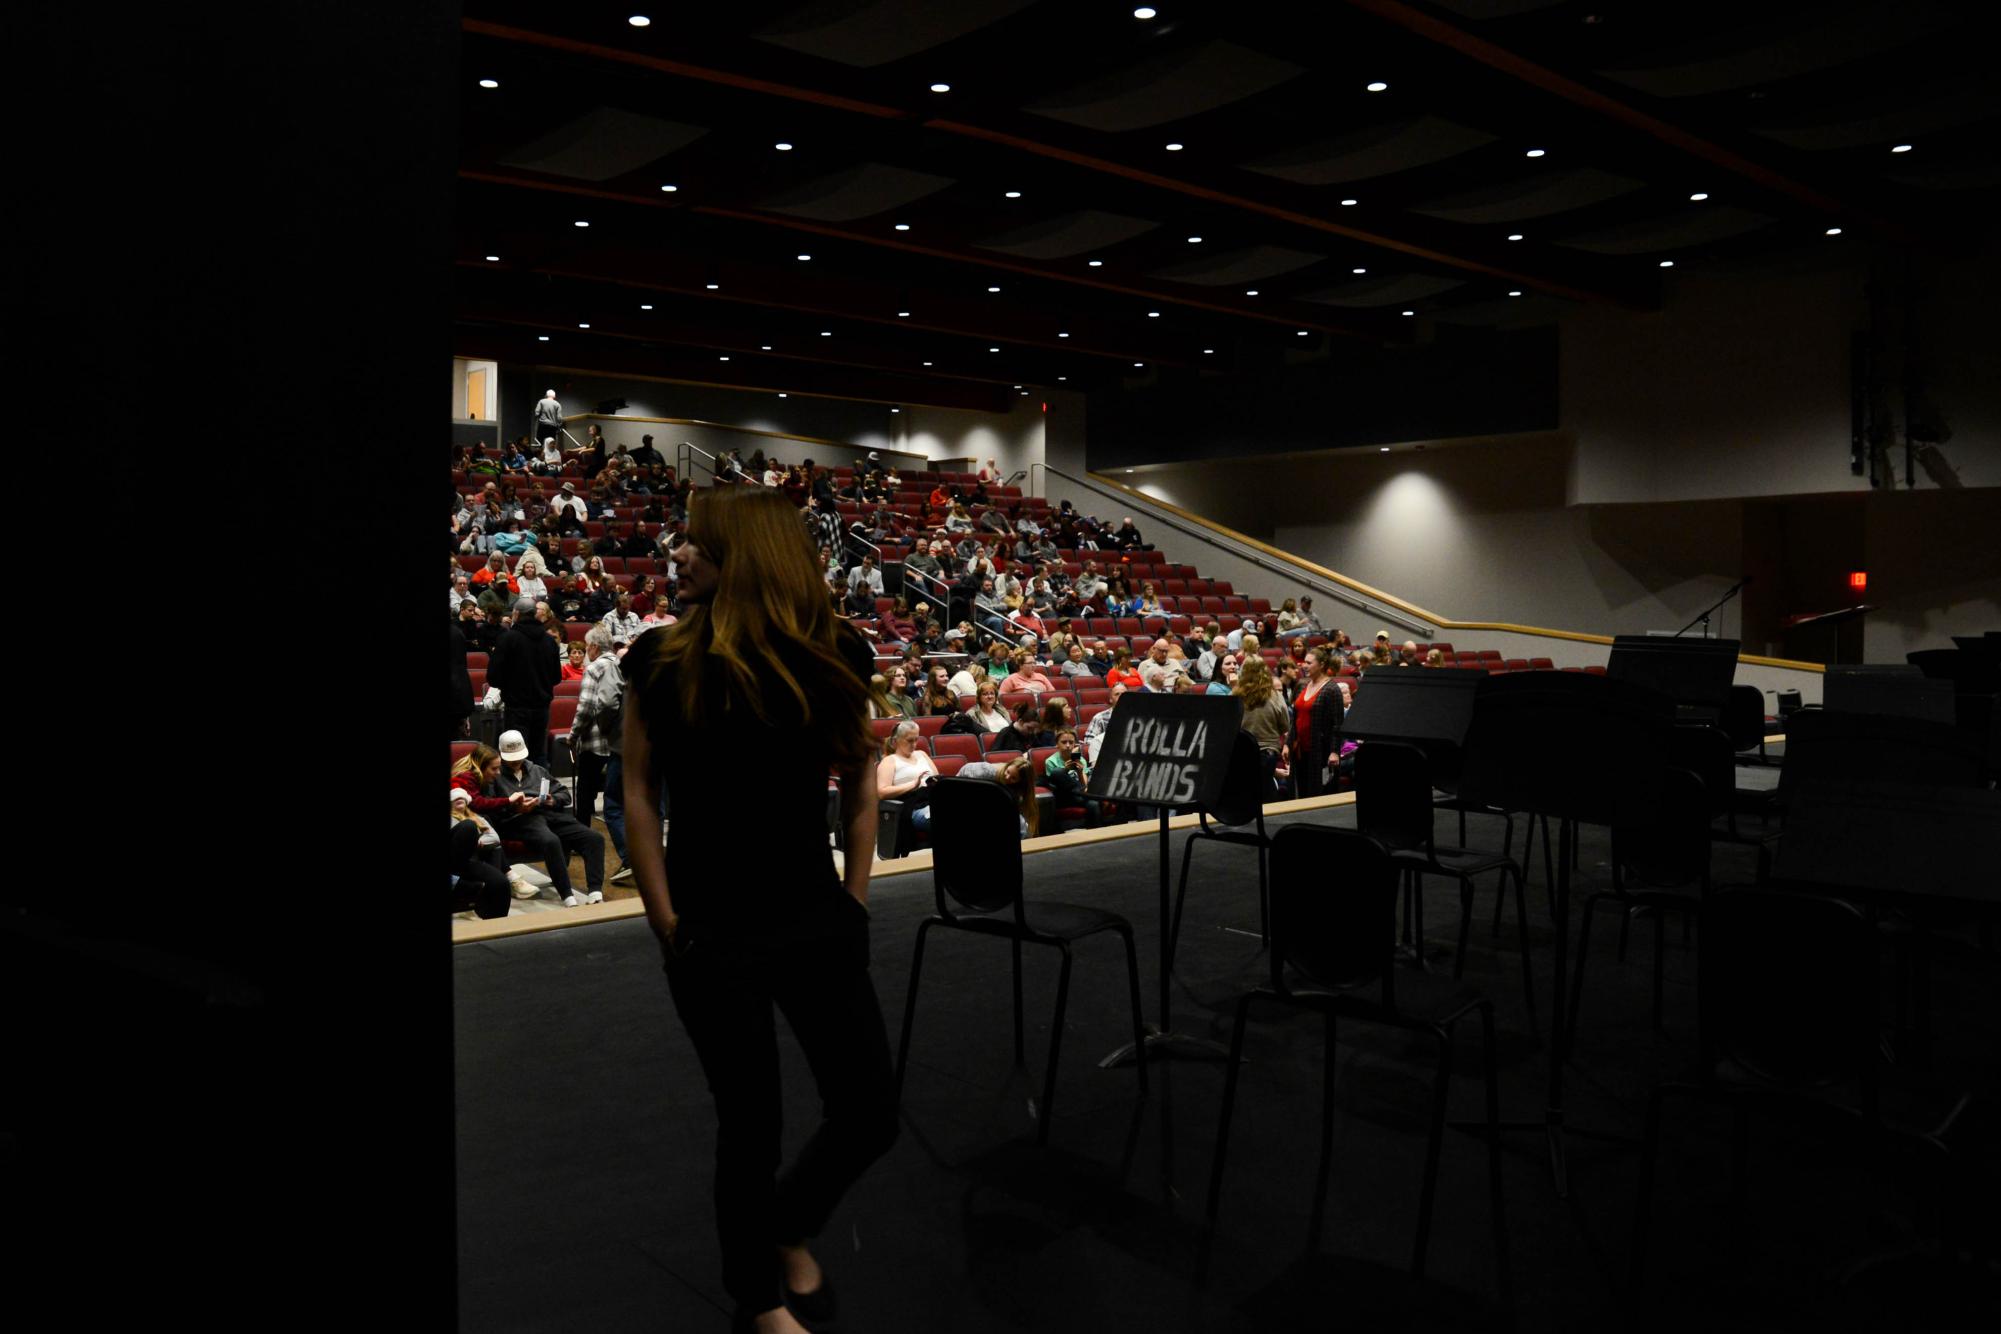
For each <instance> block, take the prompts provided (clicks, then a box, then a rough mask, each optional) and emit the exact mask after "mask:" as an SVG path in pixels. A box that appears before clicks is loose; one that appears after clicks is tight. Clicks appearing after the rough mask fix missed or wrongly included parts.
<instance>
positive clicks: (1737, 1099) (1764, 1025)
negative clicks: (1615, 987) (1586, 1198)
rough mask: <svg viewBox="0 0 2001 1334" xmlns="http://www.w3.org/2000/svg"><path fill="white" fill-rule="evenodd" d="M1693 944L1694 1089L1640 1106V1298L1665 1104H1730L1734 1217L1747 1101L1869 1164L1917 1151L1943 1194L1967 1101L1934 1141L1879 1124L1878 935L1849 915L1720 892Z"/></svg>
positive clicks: (1676, 1088)
mask: <svg viewBox="0 0 2001 1334" xmlns="http://www.w3.org/2000/svg"><path fill="white" fill-rule="evenodd" d="M1701 933H1702V957H1701V963H1700V969H1699V972H1698V974H1697V976H1698V979H1699V981H1698V987H1699V994H1698V1000H1699V1005H1700V1009H1701V1047H1702V1055H1701V1064H1700V1066H1699V1068H1698V1074H1697V1078H1696V1079H1695V1080H1693V1081H1683V1082H1669V1083H1664V1084H1660V1085H1658V1086H1656V1087H1655V1089H1654V1091H1653V1094H1652V1096H1651V1098H1649V1100H1648V1102H1647V1131H1646V1142H1645V1148H1644V1151H1643V1155H1642V1158H1641V1162H1640V1190H1639V1199H1638V1205H1637V1211H1636V1213H1635V1216H1634V1221H1633V1249H1632V1256H1631V1260H1630V1269H1629V1273H1628V1281H1629V1283H1630V1285H1631V1291H1632V1293H1633V1295H1636V1296H1637V1295H1638V1293H1639V1291H1640V1286H1641V1283H1642V1282H1643V1280H1644V1277H1645V1270H1646V1256H1647V1224H1648V1215H1649V1213H1650V1212H1651V1209H1652V1206H1653V1189H1654V1168H1655V1161H1656V1159H1657V1158H1658V1157H1659V1153H1660V1139H1661V1111H1662V1107H1663V1105H1664V1104H1665V1102H1666V1100H1667V1098H1668V1096H1669V1095H1670V1094H1672V1095H1676V1096H1681V1097H1693V1098H1702V1099H1706V1100H1713V1101H1722V1102H1727V1103H1729V1104H1730V1105H1731V1107H1732V1109H1733V1113H1734V1116H1733V1134H1732V1143H1731V1196H1732V1198H1731V1205H1732V1209H1733V1211H1734V1212H1739V1213H1741V1211H1742V1209H1743V1205H1744V1199H1745V1186H1746V1174H1747V1169H1748V1166H1749V1156H1750V1154H1749V1135H1750V1126H1749V1113H1750V1107H1751V1104H1752V1103H1753V1102H1754V1101H1756V1102H1760V1103H1764V1104H1771V1105H1784V1106H1790V1107H1792V1108H1795V1109H1797V1110H1799V1111H1802V1112H1808V1113H1813V1114H1817V1115H1822V1116H1831V1117H1833V1118H1834V1119H1835V1120H1837V1121H1839V1122H1842V1123H1845V1124H1847V1125H1848V1126H1850V1127H1852V1128H1853V1129H1855V1130H1856V1131H1858V1132H1859V1133H1860V1136H1861V1138H1862V1140H1863V1142H1864V1144H1865V1145H1866V1146H1867V1147H1868V1149H1869V1150H1870V1151H1871V1153H1872V1155H1876V1154H1880V1152H1881V1150H1882V1149H1884V1148H1885V1147H1887V1141H1888V1139H1889V1137H1891V1136H1895V1137H1897V1138H1899V1139H1903V1140H1906V1141H1913V1142H1915V1144H1916V1145H1917V1147H1919V1148H1920V1149H1921V1150H1922V1151H1923V1152H1924V1153H1925V1154H1926V1156H1927V1158H1928V1159H1929V1160H1930V1161H1931V1162H1932V1163H1933V1165H1934V1167H1935V1169H1936V1171H1937V1184H1939V1185H1940V1186H1946V1185H1948V1184H1949V1181H1948V1178H1947V1174H1946V1172H1945V1169H1944V1165H1945V1161H1946V1159H1947V1155H1948V1151H1947V1149H1946V1145H1945V1140H1944V1137H1945V1135H1946V1134H1947V1133H1948V1132H1949V1131H1950V1129H1951V1128H1952V1124H1953V1121H1954V1120H1955V1119H1956V1118H1957V1117H1958V1115H1959V1113H1960V1111H1961V1110H1962V1109H1963V1108H1964V1107H1965V1106H1966V1102H1967V1100H1966V1099H1965V1098H1961V1099H1960V1100H1959V1102H1958V1103H1957V1104H1956V1105H1955V1106H1954V1107H1953V1109H1952V1112H1951V1113H1950V1114H1949V1115H1948V1116H1947V1117H1946V1118H1945V1119H1944V1121H1943V1122H1942V1123H1941V1124H1940V1125H1938V1126H1937V1127H1935V1128H1933V1129H1931V1130H1927V1131H1915V1130H1911V1129H1908V1128H1891V1127H1888V1126H1886V1125H1885V1123H1884V1121H1883V1119H1882V1114H1881V1110H1880V1106H1879V1102H1878V1096H1877V1088H1878V1074H1879V1062H1880V1060H1881V1049H1880V1046H1879V1043H1878V1033H1877V1014H1876V1010H1877V997H1878V986H1877V970H1876V932H1875V929H1874V928H1873V927H1872V926H1871V925H1870V923H1869V921H1868V919H1867V918H1866V917H1864V916H1863V914H1862V913H1861V912H1860V911H1859V910H1857V909H1856V907H1855V906H1854V905H1853V904H1850V903H1847V902H1844V901H1842V900H1840V899H1836V898H1832V897H1828V896H1825V895H1822V894H1801V893H1788V892H1782V891H1777V890H1768V889H1732V890H1726V891H1720V892H1718V893H1716V894H1713V895H1711V896H1710V897H1709V899H1708V900H1707V901H1706V902H1705V903H1704V904H1703V907H1702V925H1701ZM1843 1086H1852V1087H1853V1088H1854V1090H1855V1101H1854V1103H1853V1104H1852V1105H1851V1104H1848V1103H1844V1102H1843V1101H1840V1100H1839V1092H1840V1090H1841V1089H1842V1088H1843Z"/></svg>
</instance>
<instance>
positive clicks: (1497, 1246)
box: [1480, 1002, 1514, 1307]
mask: <svg viewBox="0 0 2001 1334" xmlns="http://www.w3.org/2000/svg"><path fill="white" fill-rule="evenodd" d="M1480 1061H1481V1065H1482V1066H1483V1067H1484V1068H1485V1073H1486V1076H1487V1190H1488V1193H1489V1194H1490V1195H1492V1196H1493V1200H1492V1202H1491V1204H1490V1205H1489V1207H1490V1208H1491V1209H1492V1210H1493V1214H1494V1265H1495V1272H1496V1275H1497V1277H1498V1279H1499V1290H1500V1294H1501V1305H1502V1306H1503V1307H1506V1306H1511V1305H1512V1304H1513V1303H1514V1283H1513V1280H1512V1279H1511V1278H1510V1277H1509V1265H1508V1221H1507V1215H1506V1213H1505V1212H1504V1210H1503V1208H1502V1202H1501V1081H1500V1074H1499V1071H1498V1069H1497V1068H1496V1062H1495V1059H1494V1007H1493V1006H1492V1005H1490V1004H1487V1003H1485V1002H1482V1003H1481V1005H1480Z"/></svg>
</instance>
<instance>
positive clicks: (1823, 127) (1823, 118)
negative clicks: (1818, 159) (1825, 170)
mask: <svg viewBox="0 0 2001 1334" xmlns="http://www.w3.org/2000/svg"><path fill="white" fill-rule="evenodd" d="M1913 91H1918V92H1920V94H1921V98H1922V100H1913V96H1912V92H1913ZM1994 116H2001V90H1997V87H1996V85H1995V84H1994V83H1993V82H1992V81H1991V80H1987V79H1973V78H1962V79H1952V80H1947V81H1945V82H1943V83H1938V84H1933V85H1930V86H1928V87H1926V88H1924V89H1922V90H1906V89H1898V90H1895V91H1891V92H1885V93H1879V94H1877V95H1875V96H1872V97H1856V98H1849V99H1845V100H1844V101H1843V102H1842V103H1841V105H1840V106H1839V107H1838V108H1836V109H1835V110H1834V111H1832V112H1831V113H1830V112H1821V113H1820V114H1818V115H1817V116H1814V117H1812V118H1807V117H1796V118H1794V119H1792V120H1791V121H1790V122H1788V123H1785V124H1777V125H1767V126H1764V127H1762V128H1761V129H1759V131H1758V133H1759V134H1762V135H1764V136H1765V137H1766V138H1767V139H1774V140H1777V141H1778V142H1779V143H1782V144H1784V145H1786V146H1787V147H1788V148H1804V149H1807V150H1809V151H1815V152H1818V151H1823V150H1827V149H1839V148H1866V147H1869V146H1870V145H1873V144H1889V143H1896V142H1898V141H1900V140H1905V139H1918V138H1922V137H1923V136H1925V135H1927V134H1933V133H1936V132H1937V131H1939V130H1948V129H1953V128H1956V127H1957V126H1961V125H1970V124H1972V123H1974V122H1975V121H1981V120H1986V119H1988V118H1990V117H1994Z"/></svg>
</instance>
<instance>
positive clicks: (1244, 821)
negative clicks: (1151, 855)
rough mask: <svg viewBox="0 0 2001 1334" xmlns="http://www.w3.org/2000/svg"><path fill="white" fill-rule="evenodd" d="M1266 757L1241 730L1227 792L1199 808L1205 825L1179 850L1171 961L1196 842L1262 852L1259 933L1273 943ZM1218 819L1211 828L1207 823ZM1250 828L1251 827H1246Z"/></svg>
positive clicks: (1227, 777)
mask: <svg viewBox="0 0 2001 1334" xmlns="http://www.w3.org/2000/svg"><path fill="white" fill-rule="evenodd" d="M1265 784H1266V779H1265V766H1264V754H1263V751H1262V750H1261V749H1260V748H1259V746H1258V743H1257V741H1256V739H1255V738H1253V737H1252V736H1251V734H1250V733H1249V732H1238V733H1237V740H1236V745H1235V747H1234V748H1233V749H1232V750H1231V751H1230V768H1229V771H1228V772H1227V773H1226V774H1225V775H1224V776H1223V790H1222V793H1221V794H1220V795H1219V796H1218V797H1217V798H1216V800H1215V801H1213V802H1210V803H1208V804H1206V805H1202V806H1197V807H1196V808H1195V813H1196V816H1197V817H1198V818H1199V819H1200V820H1201V822H1202V827H1201V828H1200V829H1197V830H1196V831H1195V832H1194V833H1192V834H1190V835H1189V836H1188V841H1187V842H1186V843H1185V844H1183V845H1182V848H1181V884H1180V887H1179V888H1178V889H1176V890H1175V891H1174V923H1173V925H1172V926H1171V927H1169V929H1168V934H1167V957H1168V958H1169V959H1170V960H1171V959H1173V958H1174V948H1175V946H1176V945H1178V944H1179V943H1180V942H1181V900H1182V899H1183V898H1184V897H1186V895H1187V893H1188V864H1189V860H1190V859H1191V858H1192V857H1193V856H1194V855H1195V842H1196V840H1197V839H1213V840H1214V841H1215V842H1218V843H1235V844H1239V845H1240V846H1243V847H1251V848H1256V849H1257V850H1258V935H1259V937H1260V938H1262V939H1263V941H1264V943H1265V944H1266V945H1267V946H1269V945H1270V944H1271V877H1270V875H1269V868H1268V866H1267V864H1266V853H1267V851H1268V850H1269V849H1270V848H1271V835H1269V834H1267V833H1266V832H1265ZM1212 818H1213V819H1214V820H1215V822H1216V823H1215V825H1214V826H1211V825H1210V823H1209V821H1210V820H1211V819H1212ZM1246 826H1249V827H1246Z"/></svg>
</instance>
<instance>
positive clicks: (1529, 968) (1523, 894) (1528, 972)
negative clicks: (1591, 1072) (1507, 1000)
mask: <svg viewBox="0 0 2001 1334" xmlns="http://www.w3.org/2000/svg"><path fill="white" fill-rule="evenodd" d="M1510 875H1512V876H1513V877H1514V878H1515V936H1516V938H1517V940H1518V942H1519V943H1520V945H1521V949H1522V1000H1523V1002H1524V1003H1525V1004H1526V1005H1527V1006H1528V1009H1529V1031H1530V1032H1534V1031H1536V1017H1535V962H1534V958H1533V956H1532V955H1530V953H1529V908H1528V891H1527V890H1526V889H1525V888H1524V887H1523V885H1522V873H1521V871H1520V870H1518V869H1517V868H1515V867H1513V866H1510V867H1508V868H1507V870H1506V871H1504V872H1503V873H1502V875H1501V885H1502V887H1503V888H1504V889H1505V887H1506V886H1507V883H1508V877H1509V876H1510Z"/></svg>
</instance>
